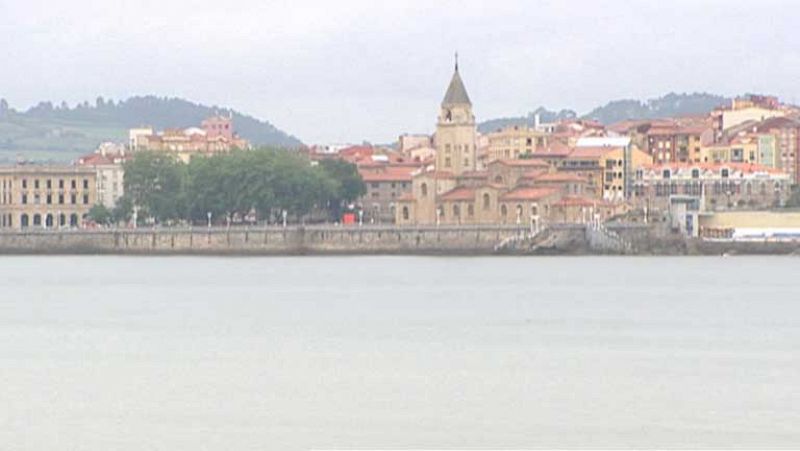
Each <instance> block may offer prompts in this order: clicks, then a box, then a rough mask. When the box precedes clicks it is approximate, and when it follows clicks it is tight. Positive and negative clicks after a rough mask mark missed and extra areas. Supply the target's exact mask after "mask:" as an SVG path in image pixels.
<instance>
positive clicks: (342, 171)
mask: <svg viewBox="0 0 800 451" xmlns="http://www.w3.org/2000/svg"><path fill="white" fill-rule="evenodd" d="M319 167H320V169H321V170H322V172H323V173H324V176H325V177H328V178H329V179H330V180H331V182H332V183H333V185H334V186H333V189H332V190H330V191H326V192H327V193H328V194H329V195H328V199H327V204H328V205H327V208H328V211H329V213H330V214H331V216H332V217H334V218H338V217H340V216H341V214H342V210H343V208H344V206H345V205H346V204H348V203H352V202H353V201H355V200H356V199H358V198H359V197H361V196H363V195H364V194H366V192H367V186H366V185H365V184H364V179H362V178H361V174H359V173H358V168H357V167H356V165H354V164H352V163H349V162H347V161H343V160H322V161H321V162H320V165H319Z"/></svg>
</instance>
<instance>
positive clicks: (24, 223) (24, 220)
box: [19, 214, 30, 229]
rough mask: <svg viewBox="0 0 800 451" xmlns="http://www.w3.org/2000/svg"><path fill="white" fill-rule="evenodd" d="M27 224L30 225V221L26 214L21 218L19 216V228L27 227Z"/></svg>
mask: <svg viewBox="0 0 800 451" xmlns="http://www.w3.org/2000/svg"><path fill="white" fill-rule="evenodd" d="M29 223H30V219H29V218H28V215H27V214H23V215H22V216H20V218H19V225H20V227H22V228H23V229H24V228H25V227H28V225H29Z"/></svg>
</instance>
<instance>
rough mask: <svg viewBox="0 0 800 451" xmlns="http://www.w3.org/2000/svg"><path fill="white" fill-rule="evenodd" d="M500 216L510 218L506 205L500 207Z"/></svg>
mask: <svg viewBox="0 0 800 451" xmlns="http://www.w3.org/2000/svg"><path fill="white" fill-rule="evenodd" d="M500 216H502V217H504V218H505V217H506V216H508V208H507V207H506V204H503V205H501V206H500Z"/></svg>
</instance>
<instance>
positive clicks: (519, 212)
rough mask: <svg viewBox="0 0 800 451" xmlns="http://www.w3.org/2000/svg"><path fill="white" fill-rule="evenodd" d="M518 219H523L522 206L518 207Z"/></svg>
mask: <svg viewBox="0 0 800 451" xmlns="http://www.w3.org/2000/svg"><path fill="white" fill-rule="evenodd" d="M517 217H518V218H521V217H522V205H517Z"/></svg>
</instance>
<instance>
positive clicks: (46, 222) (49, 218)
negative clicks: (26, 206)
mask: <svg viewBox="0 0 800 451" xmlns="http://www.w3.org/2000/svg"><path fill="white" fill-rule="evenodd" d="M44 226H45V227H47V228H48V229H49V228H51V227H53V215H51V214H50V213H48V214H47V216H45V217H44Z"/></svg>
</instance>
